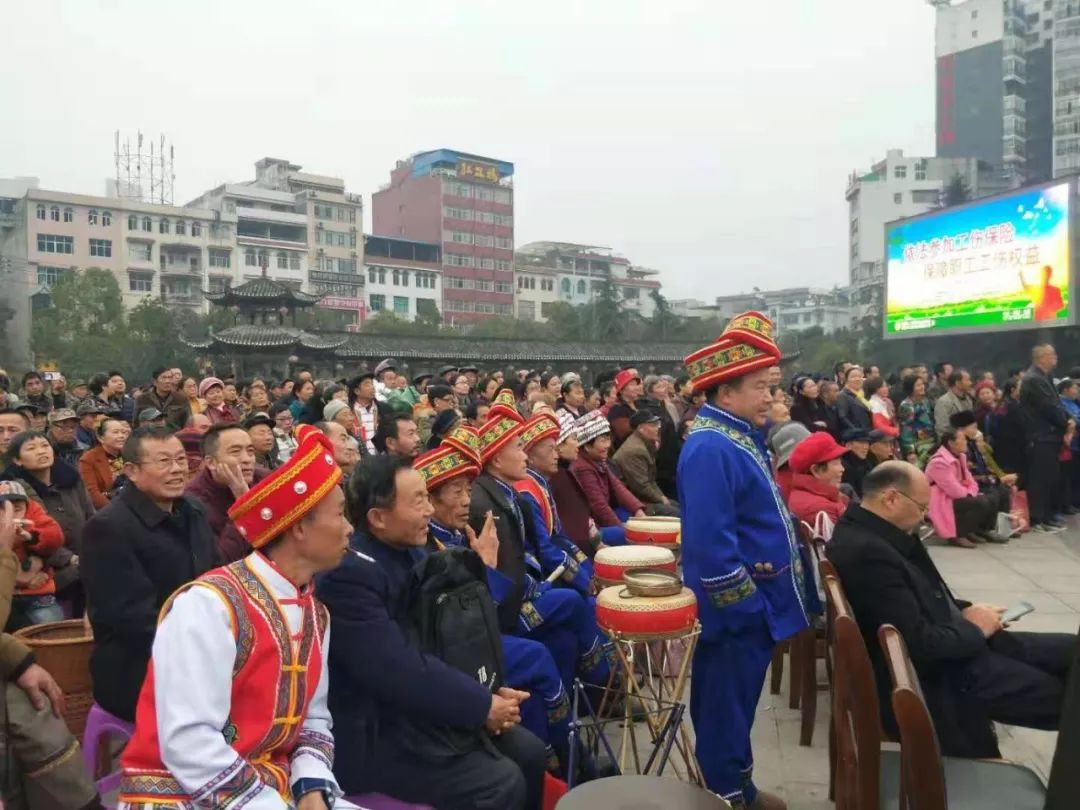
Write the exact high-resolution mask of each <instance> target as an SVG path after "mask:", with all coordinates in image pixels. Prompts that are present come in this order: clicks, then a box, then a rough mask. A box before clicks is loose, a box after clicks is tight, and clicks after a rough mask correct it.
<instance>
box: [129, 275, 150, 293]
mask: <svg viewBox="0 0 1080 810" xmlns="http://www.w3.org/2000/svg"><path fill="white" fill-rule="evenodd" d="M128 289H129V290H131V291H132V292H139V293H148V292H153V291H154V277H153V276H147V275H141V274H138V273H132V274H131V275H129V276H128Z"/></svg>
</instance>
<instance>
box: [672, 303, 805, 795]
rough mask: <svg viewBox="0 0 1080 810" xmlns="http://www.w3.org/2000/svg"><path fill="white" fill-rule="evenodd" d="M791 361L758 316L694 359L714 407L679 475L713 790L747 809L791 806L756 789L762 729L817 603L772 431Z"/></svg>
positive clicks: (685, 453)
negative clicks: (759, 720) (764, 705)
mask: <svg viewBox="0 0 1080 810" xmlns="http://www.w3.org/2000/svg"><path fill="white" fill-rule="evenodd" d="M779 360H780V350H779V348H778V347H777V346H776V343H775V342H774V340H773V325H772V322H771V321H769V319H768V318H766V317H765V316H764V315H761V314H760V313H757V312H746V313H744V314H742V315H737V316H736V317H734V318H732V319H731V322H730V323H729V324H728V325H727V327H726V328H725V329H724V332H723V334H722V335H721V336H720V337H719V339H718V340H717V341H716V342H715V343H713V344H711V345H709V346H706V347H705V348H703V349H699V350H698V351H696V352H694V353H693V354H692V355H690V356H689V357H687V358H686V361H685V363H686V368H687V373H688V374H689V375H690V378H691V382H692V384H693V387H694V391H695V392H698V391H702V392H704V393H705V400H706V404H705V405H703V406H702V408H701V411H700V413H699V414H698V417H697V419H696V420H695V421H694V423H693V425H692V426H691V428H690V432H689V435H688V437H687V440H686V444H685V445H684V446H683V450H682V454H681V456H680V458H679V468H678V488H679V503H680V504H682V512H683V514H682V521H683V522H682V561H683V571H684V575H685V578H686V584H687V585H688V586H689V587H690V588H692V589H693V591H694V593H695V595H696V596H697V599H698V615H699V617H700V620H701V627H702V632H701V640H700V642H699V643H698V646H697V650H696V652H695V654H694V686H693V689H692V690H691V696H690V716H691V718H692V720H693V723H694V733H695V735H696V738H697V747H696V753H697V758H698V762H699V763H700V765H701V770H702V773H703V774H704V776H705V782H706V785H707V786H708V788H709V789H710V790H713V791H715V792H716V793H719V794H720V795H721V796H722V797H723V798H724V799H726V800H727V801H728V802H729V803H730V804H731V805H732V807H734V808H738V809H739V810H742V809H744V808H752V809H753V810H783V809H784V808H785V807H786V805H785V804H784V802H783V801H782V800H781V799H780V798H779V797H777V796H774V795H772V794H768V793H764V792H761V791H759V790H758V789H757V787H755V785H754V782H753V754H752V752H751V749H750V728H751V726H752V725H753V722H754V712H755V710H756V708H757V703H758V697H759V696H760V694H761V689H762V686H763V685H764V682H765V671H766V670H767V669H768V667H769V661H770V659H771V657H772V651H773V648H774V647H775V646H776V644H777V642H779V641H781V640H783V639H786V638H790V637H791V636H793V635H795V634H796V633H798V632H799V631H800V630H803V629H804V628H806V627H807V625H808V619H807V611H808V609H813V608H814V607H815V604H814V603H816V595H815V596H814V597H812V598H813V603H808V601H807V600H808V595H807V594H808V591H807V587H806V584H807V583H806V576H807V575H806V571H805V568H804V562H803V560H802V557H801V555H800V553H799V546H798V542H797V539H796V537H795V529H794V525H793V524H792V521H791V517H790V514H789V513H788V510H787V507H786V506H785V505H784V502H783V499H782V497H781V495H780V491H779V489H778V488H777V486H776V483H775V481H774V480H773V477H772V471H771V467H770V463H769V454H768V450H767V449H766V447H765V441H764V437H763V436H762V435H761V430H760V428H761V427H762V426H763V425H764V424H765V420H766V417H767V415H768V411H769V405H770V403H771V397H770V394H769V369H770V368H772V367H774V366H776V365H777V363H778V362H779ZM811 581H812V580H811Z"/></svg>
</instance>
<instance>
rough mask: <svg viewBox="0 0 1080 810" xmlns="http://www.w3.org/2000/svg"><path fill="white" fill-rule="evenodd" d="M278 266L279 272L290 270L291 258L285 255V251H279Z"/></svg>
mask: <svg viewBox="0 0 1080 810" xmlns="http://www.w3.org/2000/svg"><path fill="white" fill-rule="evenodd" d="M277 266H278V270H288V269H289V257H288V256H287V255H286V254H285V251H278V255H277Z"/></svg>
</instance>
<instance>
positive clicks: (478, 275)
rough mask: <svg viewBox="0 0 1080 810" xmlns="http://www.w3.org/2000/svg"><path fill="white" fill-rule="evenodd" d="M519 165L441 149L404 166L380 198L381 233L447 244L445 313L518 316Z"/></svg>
mask: <svg viewBox="0 0 1080 810" xmlns="http://www.w3.org/2000/svg"><path fill="white" fill-rule="evenodd" d="M513 174H514V164H513V163H509V162H507V161H505V160H497V159H495V158H488V157H482V156H480V155H472V154H468V153H466V152H457V151H454V150H452V149H436V150H434V151H431V152H420V153H418V154H416V155H413V156H412V157H411V158H409V159H408V160H403V161H400V162H399V163H398V165H397V166H396V167H395V168H394V170H393V171H392V172H391V173H390V184H389V185H388V186H386V187H385V188H382V189H380V190H379V191H377V192H375V194H373V195H372V205H371V214H372V231H373V232H374V234H375V235H376V236H387V237H396V238H398V239H412V240H415V241H420V242H436V243H439V244H440V245H441V246H442V306H441V310H442V317H443V321H444V322H446V323H450V324H454V323H475V322H476V321H480V320H484V319H486V318H490V317H493V316H495V315H506V316H510V315H513V314H514V189H513V183H512V178H513Z"/></svg>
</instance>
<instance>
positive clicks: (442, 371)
mask: <svg viewBox="0 0 1080 810" xmlns="http://www.w3.org/2000/svg"><path fill="white" fill-rule="evenodd" d="M457 370H458V367H457V366H443V367H442V368H440V369H439V371H438V375H439V376H440V377H444V376H446V375H447V374H449V373H450V372H452V371H457Z"/></svg>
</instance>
